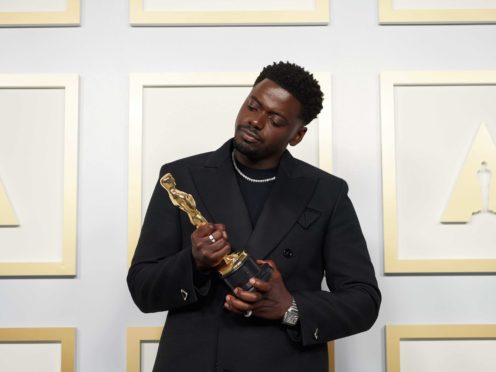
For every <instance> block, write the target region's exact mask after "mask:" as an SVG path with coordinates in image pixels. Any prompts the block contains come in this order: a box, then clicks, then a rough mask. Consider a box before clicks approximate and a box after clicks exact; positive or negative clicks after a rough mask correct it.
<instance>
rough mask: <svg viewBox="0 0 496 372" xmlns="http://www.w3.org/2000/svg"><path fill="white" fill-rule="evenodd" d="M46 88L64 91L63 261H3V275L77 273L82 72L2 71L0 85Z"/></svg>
mask: <svg viewBox="0 0 496 372" xmlns="http://www.w3.org/2000/svg"><path fill="white" fill-rule="evenodd" d="M9 88H16V89H17V88H26V89H30V88H46V89H52V88H56V89H64V91H65V102H64V110H65V114H64V115H65V118H64V119H65V126H64V144H63V146H64V166H63V167H64V168H63V174H64V195H63V199H64V203H63V206H64V207H63V221H64V222H63V224H64V225H63V236H62V237H61V239H62V242H63V244H62V261H60V262H12V263H10V262H9V263H4V262H3V263H2V262H0V277H1V276H75V275H76V233H77V226H76V224H77V166H78V162H77V155H78V119H79V112H78V110H79V108H78V105H79V102H78V94H79V76H78V75H76V74H46V75H38V74H26V75H17V74H0V89H9Z"/></svg>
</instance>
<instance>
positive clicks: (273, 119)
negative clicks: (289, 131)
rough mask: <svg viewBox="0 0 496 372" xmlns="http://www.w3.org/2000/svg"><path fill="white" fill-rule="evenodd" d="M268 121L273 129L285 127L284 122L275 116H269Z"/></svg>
mask: <svg viewBox="0 0 496 372" xmlns="http://www.w3.org/2000/svg"><path fill="white" fill-rule="evenodd" d="M269 120H270V123H271V124H272V125H273V126H274V127H283V126H285V125H286V121H285V120H284V119H282V118H280V117H279V116H277V115H271V116H270V117H269Z"/></svg>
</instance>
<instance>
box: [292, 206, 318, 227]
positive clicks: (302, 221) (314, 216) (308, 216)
mask: <svg viewBox="0 0 496 372" xmlns="http://www.w3.org/2000/svg"><path fill="white" fill-rule="evenodd" d="M320 214H321V213H320V212H319V211H317V210H315V209H311V208H306V209H305V210H304V211H303V213H302V214H301V215H300V217H299V218H298V221H297V222H298V225H300V226H301V227H302V228H303V229H304V230H307V229H308V228H309V227H310V226H312V225H313V224H314V223H315V221H317V220H318V219H319V217H320Z"/></svg>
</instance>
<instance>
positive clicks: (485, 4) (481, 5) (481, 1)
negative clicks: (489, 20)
mask: <svg viewBox="0 0 496 372" xmlns="http://www.w3.org/2000/svg"><path fill="white" fill-rule="evenodd" d="M393 7H394V9H491V8H495V7H496V0H393Z"/></svg>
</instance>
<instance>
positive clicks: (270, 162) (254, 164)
mask: <svg viewBox="0 0 496 372" xmlns="http://www.w3.org/2000/svg"><path fill="white" fill-rule="evenodd" d="M234 157H235V158H236V160H237V161H238V162H239V163H241V164H242V165H244V166H245V167H248V168H253V169H273V168H276V167H277V166H278V165H279V161H280V160H281V157H282V154H281V155H280V156H278V157H277V158H269V159H251V158H249V157H247V156H246V155H244V154H242V153H241V152H239V151H238V150H236V149H235V150H234Z"/></svg>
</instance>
